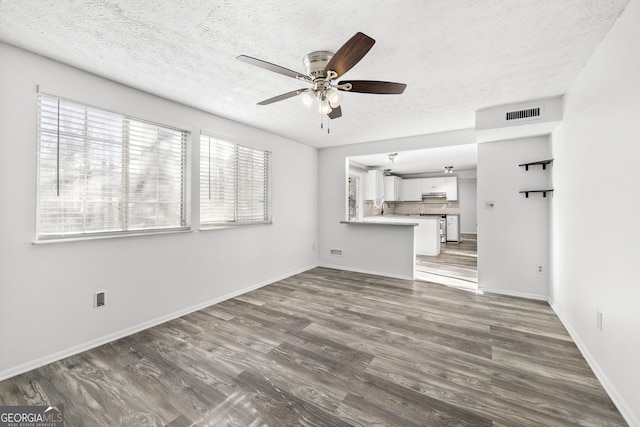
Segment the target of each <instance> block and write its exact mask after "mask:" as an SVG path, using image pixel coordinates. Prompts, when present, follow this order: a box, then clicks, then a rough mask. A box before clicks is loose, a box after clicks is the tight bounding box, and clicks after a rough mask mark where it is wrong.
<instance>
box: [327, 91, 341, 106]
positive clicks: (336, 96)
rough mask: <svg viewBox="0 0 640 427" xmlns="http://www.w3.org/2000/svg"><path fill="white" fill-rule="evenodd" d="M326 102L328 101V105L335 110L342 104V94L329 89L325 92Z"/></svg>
mask: <svg viewBox="0 0 640 427" xmlns="http://www.w3.org/2000/svg"><path fill="white" fill-rule="evenodd" d="M327 100H328V101H329V104H331V106H332V107H333V108H335V107H337V106H338V105H340V104H341V103H342V94H341V93H340V92H338V91H337V90H336V89H329V90H328V91H327Z"/></svg>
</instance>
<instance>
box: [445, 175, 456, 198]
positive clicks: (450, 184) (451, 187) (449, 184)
mask: <svg viewBox="0 0 640 427" xmlns="http://www.w3.org/2000/svg"><path fill="white" fill-rule="evenodd" d="M445 192H446V193H447V200H458V177H457V176H448V177H446V178H445Z"/></svg>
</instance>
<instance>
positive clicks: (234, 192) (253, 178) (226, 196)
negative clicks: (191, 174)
mask: <svg viewBox="0 0 640 427" xmlns="http://www.w3.org/2000/svg"><path fill="white" fill-rule="evenodd" d="M270 222H271V153H270V152H269V151H264V150H258V149H255V148H250V147H245V146H242V145H238V144H235V143H233V142H228V141H223V140H220V139H217V138H214V137H210V136H207V135H201V136H200V223H201V224H203V225H224V224H238V225H239V224H256V223H270Z"/></svg>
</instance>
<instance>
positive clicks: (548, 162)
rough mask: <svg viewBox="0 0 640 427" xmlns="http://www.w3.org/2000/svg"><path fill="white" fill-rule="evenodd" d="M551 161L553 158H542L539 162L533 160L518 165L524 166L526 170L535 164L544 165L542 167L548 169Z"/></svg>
mask: <svg viewBox="0 0 640 427" xmlns="http://www.w3.org/2000/svg"><path fill="white" fill-rule="evenodd" d="M551 163H553V159H549V160H540V161H537V162H531V163H522V164H519V165H518V166H524V170H527V171H528V170H529V166H535V165H542V169H543V170H544V169H546V168H547V165H550V164H551Z"/></svg>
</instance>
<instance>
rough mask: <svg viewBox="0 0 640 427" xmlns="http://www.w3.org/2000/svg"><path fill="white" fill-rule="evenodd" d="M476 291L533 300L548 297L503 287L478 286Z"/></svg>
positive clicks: (542, 299)
mask: <svg viewBox="0 0 640 427" xmlns="http://www.w3.org/2000/svg"><path fill="white" fill-rule="evenodd" d="M478 291H481V292H484V293H488V294H499V295H507V296H510V297H519V298H527V299H535V300H539V301H549V297H548V296H547V295H540V294H530V293H527V292H514V291H510V290H505V289H493V288H491V289H486V288H481V287H478Z"/></svg>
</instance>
